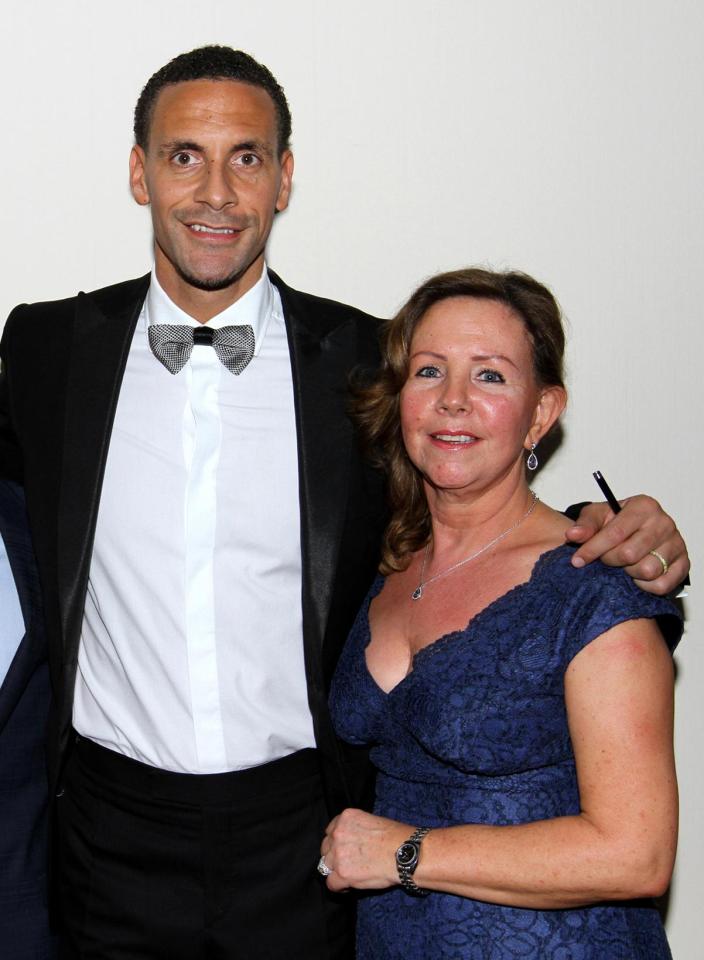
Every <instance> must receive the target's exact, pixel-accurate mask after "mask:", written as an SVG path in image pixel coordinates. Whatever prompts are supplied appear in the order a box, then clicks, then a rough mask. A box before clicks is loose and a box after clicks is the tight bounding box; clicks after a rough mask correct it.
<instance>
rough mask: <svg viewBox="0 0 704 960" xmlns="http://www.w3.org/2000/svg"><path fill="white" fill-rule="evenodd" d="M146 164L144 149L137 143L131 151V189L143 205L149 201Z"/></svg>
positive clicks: (135, 197)
mask: <svg viewBox="0 0 704 960" xmlns="http://www.w3.org/2000/svg"><path fill="white" fill-rule="evenodd" d="M145 165H146V157H145V155H144V150H143V149H142V148H141V147H140V146H137V145H136V144H135V146H134V147H132V152H131V153H130V190H131V191H132V196H133V197H134V199H135V200H136V202H137V203H138V204H139V205H140V206H141V207H145V206H147V204H148V203H149V190H148V189H147V179H146V175H145Z"/></svg>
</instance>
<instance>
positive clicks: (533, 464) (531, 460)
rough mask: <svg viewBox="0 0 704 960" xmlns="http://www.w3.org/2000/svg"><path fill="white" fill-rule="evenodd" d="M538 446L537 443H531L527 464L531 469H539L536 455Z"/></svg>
mask: <svg viewBox="0 0 704 960" xmlns="http://www.w3.org/2000/svg"><path fill="white" fill-rule="evenodd" d="M537 446H538V444H537V443H531V445H530V453H529V454H528V459H527V460H526V466H527V467H528V469H529V470H537V469H538V458H537V457H536V455H535V448H536V447H537Z"/></svg>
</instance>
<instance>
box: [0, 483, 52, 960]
mask: <svg viewBox="0 0 704 960" xmlns="http://www.w3.org/2000/svg"><path fill="white" fill-rule="evenodd" d="M0 533H1V534H2V539H3V541H4V543H5V548H6V550H7V555H8V558H9V561H10V569H11V571H12V576H13V578H14V581H15V586H16V588H17V595H18V597H19V601H20V607H21V610H22V615H23V618H24V622H25V635H24V637H23V638H22V640H21V641H20V644H19V647H18V648H17V653H16V654H15V657H14V659H13V660H12V663H11V664H10V667H9V669H8V671H7V674H6V676H5V677H4V678H2V677H0V956H3V957H13V958H17V960H20V958H27V960H30V958H31V960H41V958H47V957H50V956H53V951H54V947H53V942H52V938H51V937H50V935H49V924H48V916H47V905H46V899H47V894H46V868H47V775H46V758H45V751H44V740H45V731H46V723H47V714H48V710H49V673H48V668H47V663H46V638H45V634H44V625H43V618H42V607H41V597H40V590H39V580H38V577H37V571H36V567H35V564H34V557H33V554H32V545H31V542H30V539H29V529H28V527H27V518H26V515H25V509H24V497H23V495H22V490H21V488H20V487H18V486H16V485H15V484H12V483H9V482H8V481H4V480H0Z"/></svg>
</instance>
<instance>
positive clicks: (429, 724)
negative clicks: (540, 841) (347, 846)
mask: <svg viewBox="0 0 704 960" xmlns="http://www.w3.org/2000/svg"><path fill="white" fill-rule="evenodd" d="M571 553H572V547H570V546H562V547H558V548H557V549H555V550H551V551H550V552H548V553H545V554H543V556H542V557H541V558H540V559H539V560H538V562H537V564H536V566H535V568H534V570H533V573H532V576H531V578H530V580H529V581H528V582H527V583H525V584H521V585H519V586H517V587H515V588H513V589H512V590H510V591H509V592H508V593H506V594H504V595H503V596H502V597H499V598H498V599H497V600H495V601H494V602H493V603H491V604H490V605H489V606H488V607H486V608H485V609H484V610H482V611H481V612H480V613H479V614H477V616H475V617H474V619H473V620H472V622H471V623H470V624H469V626H468V627H467V628H466V629H465V630H460V631H457V632H454V633H449V634H447V635H445V636H443V637H441V638H440V639H438V640H437V641H435V642H434V643H433V644H431V645H430V646H428V647H425V648H424V649H422V650H421V651H420V652H419V653H418V654H417V655H416V657H415V659H414V661H413V671H412V672H411V673H410V674H409V675H408V676H407V677H405V678H404V679H403V680H402V681H401V682H400V683H399V684H398V686H396V687H395V688H394V689H393V690H392V691H391V692H390V693H389V694H386V693H384V692H383V691H382V690H381V689H380V688H379V687H378V686H377V684H376V683H375V682H374V680H373V679H372V678H371V676H370V674H369V672H368V671H367V668H366V661H365V648H366V646H367V644H368V643H369V639H370V636H369V620H368V611H369V604H370V603H371V600H372V599H373V598H374V597H375V596H376V595H377V594H378V593H379V592H380V591H381V589H382V587H383V582H384V581H383V579H382V578H381V577H379V578H377V580H376V582H375V583H374V585H373V586H372V589H371V591H370V593H369V596H368V597H367V600H366V601H365V603H364V605H363V607H362V609H361V610H360V612H359V614H358V616H357V620H356V622H355V624H354V626H353V628H352V631H351V633H350V636H349V638H348V641H347V644H346V646H345V649H344V651H343V654H342V657H341V659H340V662H339V665H338V668H337V672H336V674H335V678H334V681H333V685H332V691H331V709H332V715H333V721H334V723H335V726H336V729H337V732H338V734H339V735H340V736H341V737H342V738H343V739H344V740H347V741H349V742H350V743H355V744H371V745H372V750H371V757H372V761H373V762H374V764H375V766H376V767H377V769H378V782H377V797H376V804H375V812H376V813H378V814H379V815H381V816H385V817H390V818H392V819H394V820H400V821H403V822H404V823H409V824H413V825H424V826H429V827H442V826H450V825H454V824H462V823H490V824H516V823H527V822H530V821H533V820H542V819H547V818H550V817H559V816H564V815H570V814H576V813H578V812H579V809H580V805H579V794H578V790H577V779H576V773H575V763H574V755H573V752H572V746H571V743H570V736H569V732H568V728H567V717H566V712H565V701H564V689H563V678H564V673H565V669H566V668H567V666H568V664H569V662H570V661H571V660H572V658H573V657H574V656H575V655H576V654H577V653H578V652H579V651H580V650H581V649H582V648H583V647H584V646H585V645H586V644H588V643H589V642H590V641H591V640H593V639H594V638H595V637H597V636H599V634H602V633H604V631H606V630H608V629H609V628H610V627H612V626H614V625H615V624H617V623H620V622H622V621H625V620H629V619H633V618H637V617H656V616H657V617H660V618H665V620H663V621H661V622H662V625H663V627H666V628H667V630H666V633H667V635H668V637H669V642H670V644H671V646H672V647H674V645H675V644H676V642H677V639H678V638H679V621H677V620H675V619H674V618H676V617H677V616H678V615H677V611H676V608H675V607H674V606H673V605H672V604H670V603H669V602H668V601H665V600H662V599H660V598H658V597H652V596H650V595H648V594H645V593H643V592H642V591H640V590H639V589H638V588H637V587H635V586H634V585H633V583H632V581H631V580H630V579H629V578H628V577H627V576H626V575H625V574H623V573H622V572H621V571H618V570H613V569H611V568H609V567H605V566H603V565H602V564H600V563H595V564H591V565H590V566H588V567H586V568H584V569H582V570H577V569H576V568H574V567H573V566H572V565H571V564H570V556H571ZM669 618H673V620H671V621H670V622H667V620H668V619H669ZM357 936H358V939H357V957H358V958H359V960H392V958H397V957H398V958H399V960H431V958H440V957H442V958H448V960H449V958H452V960H460V958H461V960H519V958H520V960H661V958H670V956H671V954H670V950H669V948H668V945H667V940H666V938H665V933H664V930H663V927H662V923H661V921H660V917H659V915H658V912H657V910H656V909H655V907H654V906H653V904H652V903H651V902H649V901H638V902H628V903H623V902H612V903H604V904H597V905H594V906H589V907H585V908H579V909H566V910H530V909H523V908H515V907H506V906H499V905H496V904H491V903H485V902H482V901H478V900H470V899H467V898H464V897H458V896H454V895H451V894H443V893H431V894H430V895H429V896H427V897H423V898H416V897H412V896H409V895H408V894H406V893H405V892H404V891H403V890H402V889H401V888H400V887H394V888H392V889H390V890H387V891H381V892H379V893H375V894H372V895H370V896H362V897H360V902H359V914H358V929H357Z"/></svg>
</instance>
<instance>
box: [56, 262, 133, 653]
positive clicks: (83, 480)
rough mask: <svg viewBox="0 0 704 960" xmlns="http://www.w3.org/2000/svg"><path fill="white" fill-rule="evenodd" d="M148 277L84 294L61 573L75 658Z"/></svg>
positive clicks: (70, 395) (72, 377)
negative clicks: (109, 460)
mask: <svg viewBox="0 0 704 960" xmlns="http://www.w3.org/2000/svg"><path fill="white" fill-rule="evenodd" d="M148 286H149V278H148V277H143V278H142V279H141V280H139V281H132V282H130V283H127V284H122V285H120V286H119V287H116V288H109V289H108V291H102V292H99V293H97V294H95V295H93V294H89V295H86V294H79V296H78V298H77V302H76V316H75V323H74V330H73V342H72V347H71V352H70V357H71V361H70V369H69V373H68V382H67V393H66V419H65V424H66V427H65V434H64V448H63V471H62V480H61V491H60V498H59V525H58V578H59V584H58V586H59V602H60V606H61V621H62V628H63V636H64V655H65V657H66V658H67V659H68V661H69V662H71V661H75V657H76V655H77V649H78V638H79V635H80V627H81V622H82V617H83V605H84V599H85V591H86V587H87V583H88V573H89V567H90V557H91V553H92V549H93V537H94V535H95V524H96V520H97V515H98V505H99V502H100V489H101V486H102V481H103V473H104V470H105V461H106V458H107V452H108V446H109V443H110V433H111V430H112V423H113V419H114V415H115V408H116V405H117V397H118V394H119V391H120V384H121V382H122V377H123V374H124V370H125V364H126V362H127V355H128V352H129V348H130V343H131V341H132V334H133V332H134V328H135V326H136V323H137V319H138V317H139V312H140V309H141V306H142V303H143V301H144V297H145V295H146V291H147V288H148Z"/></svg>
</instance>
